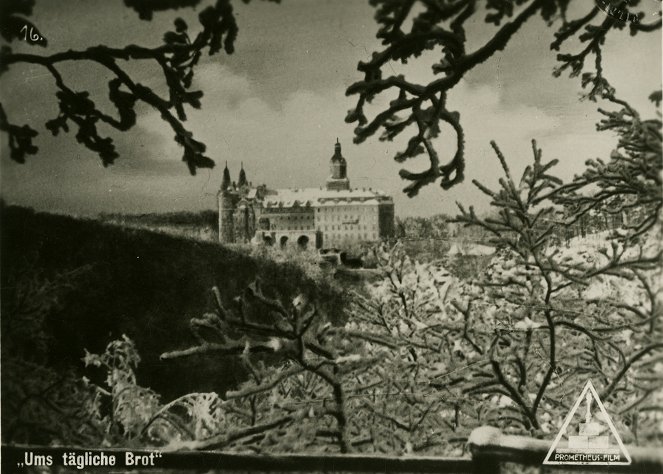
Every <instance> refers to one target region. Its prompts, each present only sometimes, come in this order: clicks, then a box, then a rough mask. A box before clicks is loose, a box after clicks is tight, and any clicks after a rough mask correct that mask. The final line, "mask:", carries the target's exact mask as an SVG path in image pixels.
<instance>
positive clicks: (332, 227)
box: [318, 225, 378, 231]
mask: <svg viewBox="0 0 663 474" xmlns="http://www.w3.org/2000/svg"><path fill="white" fill-rule="evenodd" d="M322 227H324V230H347V231H353V230H362V226H361V225H358V226H357V228H356V229H355V228H354V227H349V226H340V225H325V226H319V227H318V230H322ZM369 227H370V228H372V230H378V226H377V225H373V226H367V225H365V226H363V229H364V230H369Z"/></svg>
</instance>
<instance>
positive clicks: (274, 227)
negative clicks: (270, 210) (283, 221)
mask: <svg viewBox="0 0 663 474" xmlns="http://www.w3.org/2000/svg"><path fill="white" fill-rule="evenodd" d="M269 228H270V229H271V230H313V225H293V226H290V225H277V224H271V225H270V226H269Z"/></svg>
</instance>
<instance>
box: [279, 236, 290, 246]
mask: <svg viewBox="0 0 663 474" xmlns="http://www.w3.org/2000/svg"><path fill="white" fill-rule="evenodd" d="M279 243H280V244H281V247H285V246H286V244H287V243H288V236H286V235H284V236H283V237H281V240H280V241H279Z"/></svg>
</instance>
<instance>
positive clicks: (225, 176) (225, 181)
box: [221, 160, 230, 191]
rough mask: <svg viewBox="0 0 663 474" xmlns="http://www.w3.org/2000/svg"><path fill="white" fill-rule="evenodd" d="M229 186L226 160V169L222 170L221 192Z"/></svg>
mask: <svg viewBox="0 0 663 474" xmlns="http://www.w3.org/2000/svg"><path fill="white" fill-rule="evenodd" d="M228 186H230V171H229V170H228V160H226V167H225V168H224V169H223V179H222V180H221V191H225V190H226V189H228Z"/></svg>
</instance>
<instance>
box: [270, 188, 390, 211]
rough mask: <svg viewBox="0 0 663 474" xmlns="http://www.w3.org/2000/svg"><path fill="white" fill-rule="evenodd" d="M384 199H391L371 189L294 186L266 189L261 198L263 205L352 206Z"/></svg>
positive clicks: (378, 201)
mask: <svg viewBox="0 0 663 474" xmlns="http://www.w3.org/2000/svg"><path fill="white" fill-rule="evenodd" d="M385 201H391V197H390V196H388V195H387V194H385V193H384V192H382V191H377V190H373V189H366V188H362V189H359V188H358V189H347V190H346V189H342V190H330V189H326V188H323V189H320V188H295V189H270V190H268V191H267V193H266V195H265V197H264V199H263V205H264V206H265V207H295V206H302V207H304V206H312V207H322V206H342V205H353V206H354V205H376V204H378V203H380V202H385Z"/></svg>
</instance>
